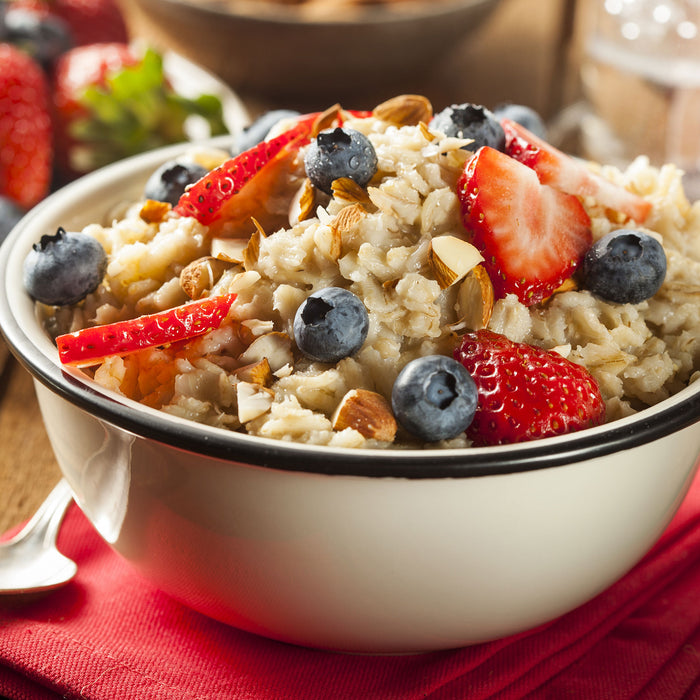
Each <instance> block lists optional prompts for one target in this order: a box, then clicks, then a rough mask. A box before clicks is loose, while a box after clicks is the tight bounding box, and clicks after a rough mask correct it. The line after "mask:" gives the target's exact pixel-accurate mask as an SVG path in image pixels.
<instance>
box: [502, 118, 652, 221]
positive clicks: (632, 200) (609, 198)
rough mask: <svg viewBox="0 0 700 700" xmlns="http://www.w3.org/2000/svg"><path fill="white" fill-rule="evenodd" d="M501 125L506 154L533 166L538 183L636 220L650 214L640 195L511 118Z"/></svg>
mask: <svg viewBox="0 0 700 700" xmlns="http://www.w3.org/2000/svg"><path fill="white" fill-rule="evenodd" d="M501 125H502V126H503V130H504V131H505V132H506V153H508V155H510V156H512V157H513V158H515V159H516V160H519V161H520V162H521V163H524V164H525V165H527V166H528V167H529V168H532V169H533V170H534V171H535V172H536V173H537V177H538V178H539V180H540V182H541V183H543V184H545V185H551V186H552V187H555V188H556V189H558V190H561V191H562V192H567V193H568V194H574V195H578V196H579V197H588V196H590V197H593V198H594V199H595V200H596V201H597V202H598V203H599V204H602V205H603V206H605V207H608V208H610V209H614V210H615V211H619V212H622V213H623V214H626V215H627V216H629V217H630V218H631V219H633V220H634V221H636V222H637V223H642V222H643V221H644V220H645V219H646V218H647V216H649V212H650V211H651V202H648V201H647V200H646V199H644V198H643V197H640V196H638V195H636V194H634V193H633V192H630V191H629V190H626V189H625V188H624V187H621V186H620V185H617V184H615V183H614V182H610V180H606V179H605V178H604V177H602V176H601V175H598V174H596V173H594V172H592V171H591V170H589V168H588V167H587V166H586V165H585V163H583V162H582V161H580V160H576V159H575V158H571V157H570V156H567V155H566V154H565V153H563V152H562V151H560V150H559V149H557V148H555V147H554V146H552V145H551V144H549V143H547V142H546V141H544V140H543V139H541V138H539V137H538V136H535V134H533V133H532V132H530V131H528V130H527V129H526V128H525V127H524V126H521V125H520V124H518V123H516V122H514V121H511V120H510V119H503V120H502V121H501Z"/></svg>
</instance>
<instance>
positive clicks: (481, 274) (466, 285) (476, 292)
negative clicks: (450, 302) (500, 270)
mask: <svg viewBox="0 0 700 700" xmlns="http://www.w3.org/2000/svg"><path fill="white" fill-rule="evenodd" d="M493 303H494V294H493V284H491V278H490V277H489V275H488V272H486V268H485V267H484V266H483V265H477V266H476V267H475V268H474V269H473V270H472V271H471V272H470V273H469V274H468V275H467V276H466V277H465V278H464V281H463V282H462V284H461V285H460V287H459V291H458V293H457V308H458V312H459V313H460V316H461V318H462V320H463V322H464V325H465V327H466V328H468V329H469V330H473V331H476V330H479V329H480V328H486V326H488V323H489V321H490V320H491V314H492V313H493Z"/></svg>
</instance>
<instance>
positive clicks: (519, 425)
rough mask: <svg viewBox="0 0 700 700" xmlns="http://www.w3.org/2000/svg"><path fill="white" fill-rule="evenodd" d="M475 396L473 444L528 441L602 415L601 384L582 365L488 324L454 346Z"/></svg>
mask: <svg viewBox="0 0 700 700" xmlns="http://www.w3.org/2000/svg"><path fill="white" fill-rule="evenodd" d="M454 357H455V359H456V360H458V361H459V362H461V363H462V364H463V365H464V367H466V369H467V370H468V371H469V373H470V374H471V376H472V378H473V379H474V381H475V383H476V386H477V392H478V396H479V402H478V407H477V411H476V415H475V417H474V420H473V421H472V423H471V425H470V426H469V428H468V429H467V436H468V437H469V438H470V439H471V440H472V441H473V443H474V444H475V445H477V446H485V445H504V444H509V443H516V442H526V441H529V440H536V439H539V438H543V437H550V436H553V435H561V434H563V433H570V432H574V431H576V430H582V429H584V428H590V427H592V426H595V425H600V424H601V423H603V422H604V421H605V403H604V402H603V399H602V396H601V394H600V389H599V388H598V385H597V383H596V381H595V379H594V378H593V377H592V376H591V374H590V373H589V372H588V370H586V368H585V367H582V366H581V365H577V364H575V363H574V362H571V361H570V360H567V359H566V358H564V357H562V356H561V355H559V354H557V353H554V352H548V351H546V350H543V349H541V348H537V347H533V346H531V345H527V344H526V343H515V342H513V341H511V340H509V339H508V338H506V337H505V336H504V335H500V334H498V333H494V332H493V331H490V330H480V331H476V332H475V333H468V334H467V335H465V336H464V337H463V339H462V342H461V344H460V345H459V347H457V348H456V349H455V351H454Z"/></svg>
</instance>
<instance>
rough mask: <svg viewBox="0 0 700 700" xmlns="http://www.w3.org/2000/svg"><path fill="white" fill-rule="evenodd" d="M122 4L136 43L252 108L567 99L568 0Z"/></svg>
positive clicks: (549, 107) (548, 104)
mask: <svg viewBox="0 0 700 700" xmlns="http://www.w3.org/2000/svg"><path fill="white" fill-rule="evenodd" d="M120 2H121V4H122V6H123V8H124V11H125V14H126V16H127V19H128V23H129V27H130V29H131V31H132V34H133V35H134V36H144V37H147V38H148V39H149V40H151V41H153V42H154V43H155V44H156V45H158V46H161V47H166V46H167V47H169V48H173V49H174V50H176V51H178V52H179V53H182V54H183V55H185V56H187V57H188V58H191V59H192V60H196V61H198V62H199V63H200V64H201V65H203V66H205V67H206V68H208V69H210V70H212V71H213V72H214V73H216V74H217V75H218V76H220V77H222V78H223V79H224V80H225V81H226V82H227V83H229V84H230V85H231V86H232V87H233V88H234V89H236V90H237V91H238V92H239V94H241V95H242V96H243V97H244V98H245V99H246V100H248V102H249V103H250V104H252V105H253V109H255V107H256V106H257V107H258V108H259V109H263V108H268V107H270V106H272V107H289V108H293V109H318V108H323V106H328V105H329V104H333V103H335V102H338V101H339V102H342V103H343V104H345V103H346V102H348V101H353V102H354V104H345V106H348V107H350V106H352V107H357V108H368V107H372V106H373V105H374V104H375V103H376V102H378V101H381V100H383V99H386V98H387V97H390V96H392V95H395V94H399V93H402V92H415V93H421V94H424V95H426V96H427V97H429V98H430V99H431V101H433V103H434V106H435V107H436V109H440V108H441V107H443V106H445V105H447V104H450V103H452V102H466V101H469V102H477V103H481V104H484V105H487V106H494V105H495V104H497V103H500V102H504V101H510V102H518V103H523V104H527V105H529V106H531V107H533V108H535V109H536V110H538V111H539V112H541V113H542V114H543V115H544V116H550V115H552V114H554V113H555V112H556V111H557V110H558V109H559V108H560V107H561V106H562V104H563V103H564V102H566V101H569V100H570V99H571V98H572V95H570V94H564V89H566V91H567V93H568V92H569V91H570V89H571V88H573V90H574V91H575V86H574V85H573V83H575V82H576V81H575V80H574V81H573V82H572V81H570V80H569V77H570V76H573V77H574V78H575V72H576V66H575V61H576V56H577V52H578V50H577V42H576V39H575V36H574V26H575V23H574V16H575V13H576V3H575V2H574V0H540V1H538V2H536V3H534V2H532V1H531V0H489V1H483V0H471V1H469V0H462V1H457V2H455V1H454V0H430V1H427V0H426V1H425V2H410V1H406V2H402V1H401V0H393V1H391V0H389V1H388V2H385V3H383V4H380V5H371V4H370V3H367V2H362V0H360V1H359V2H357V3H354V8H355V9H354V11H353V9H352V8H353V3H351V2H348V1H347V0H345V1H344V0H336V1H335V2H334V1H333V0H326V1H325V2H319V1H318V0H316V2H315V3H314V2H313V0H312V2H309V3H299V2H296V3H290V2H289V0H287V2H284V0H281V1H280V2H268V1H267V0H256V1H255V2H245V0H238V1H236V0H234V1H233V2H228V3H226V2H221V0H219V2H218V3H217V2H216V0H214V2H209V3H208V2H182V1H181V0H120ZM304 4H306V5H309V6H312V7H314V6H315V7H316V8H317V9H315V10H308V9H307V11H306V12H305V13H304V12H303V11H300V8H301V7H303V6H304ZM224 7H229V8H230V7H233V8H236V10H237V12H236V13H234V14H231V13H228V12H226V11H224V9H223V8H224ZM217 8H221V9H217ZM270 8H272V9H270ZM319 8H320V9H319Z"/></svg>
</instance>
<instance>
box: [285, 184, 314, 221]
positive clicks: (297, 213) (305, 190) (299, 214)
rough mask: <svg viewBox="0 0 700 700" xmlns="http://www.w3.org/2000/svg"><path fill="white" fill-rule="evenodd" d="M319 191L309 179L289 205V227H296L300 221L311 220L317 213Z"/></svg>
mask: <svg viewBox="0 0 700 700" xmlns="http://www.w3.org/2000/svg"><path fill="white" fill-rule="evenodd" d="M317 194H318V190H317V189H316V188H315V187H314V186H313V185H312V184H311V180H309V178H308V177H307V178H306V179H305V180H304V182H302V184H301V187H300V188H299V189H298V190H297V191H296V194H295V195H294V197H293V198H292V201H291V203H290V205H289V225H290V226H294V224H298V223H299V222H300V221H306V220H307V219H310V218H311V217H312V216H313V215H314V212H315V211H316V200H317Z"/></svg>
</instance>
